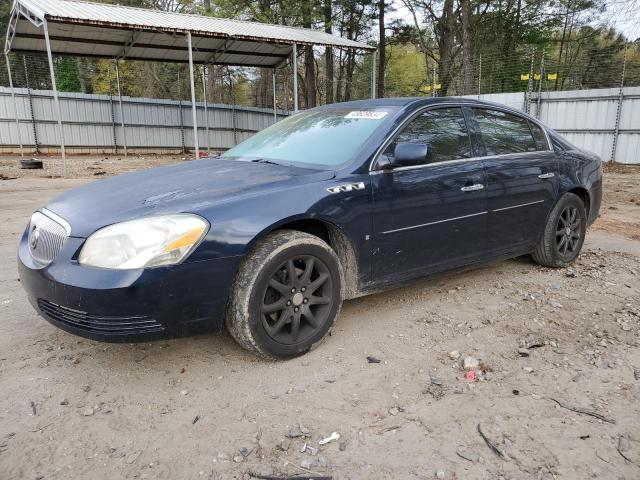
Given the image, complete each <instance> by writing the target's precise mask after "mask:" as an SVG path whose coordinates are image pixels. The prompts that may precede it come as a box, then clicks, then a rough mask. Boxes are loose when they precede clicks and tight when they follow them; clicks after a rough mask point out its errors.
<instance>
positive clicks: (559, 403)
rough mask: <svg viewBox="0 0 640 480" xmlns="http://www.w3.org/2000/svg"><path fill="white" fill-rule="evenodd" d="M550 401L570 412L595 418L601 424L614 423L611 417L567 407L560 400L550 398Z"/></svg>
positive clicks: (580, 408) (582, 408)
mask: <svg viewBox="0 0 640 480" xmlns="http://www.w3.org/2000/svg"><path fill="white" fill-rule="evenodd" d="M550 398H551V397H550ZM551 400H553V401H554V402H556V403H557V404H558V405H559V406H560V407H562V408H566V409H567V410H571V411H572V412H576V413H581V414H583V415H589V416H591V417H595V418H597V419H599V420H602V421H603V422H607V423H613V424H615V423H616V421H615V419H613V418H611V417H606V416H604V415H602V414H600V413H598V412H595V411H593V410H589V409H588V408H584V407H578V406H576V405H569V404H567V403H564V402H561V401H560V400H557V399H555V398H551Z"/></svg>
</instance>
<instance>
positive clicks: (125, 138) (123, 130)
mask: <svg viewBox="0 0 640 480" xmlns="http://www.w3.org/2000/svg"><path fill="white" fill-rule="evenodd" d="M115 63H116V83H117V85H118V104H119V105H120V125H122V145H123V146H124V156H125V157H126V156H127V155H128V152H127V130H126V128H125V126H124V108H122V91H121V90H120V68H119V67H118V59H117V58H116V59H115Z"/></svg>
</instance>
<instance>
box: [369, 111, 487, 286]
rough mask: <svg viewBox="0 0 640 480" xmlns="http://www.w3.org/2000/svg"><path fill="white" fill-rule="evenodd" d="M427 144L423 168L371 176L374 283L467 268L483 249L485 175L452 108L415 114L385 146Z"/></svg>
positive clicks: (389, 149)
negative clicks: (408, 143) (428, 149)
mask: <svg viewBox="0 0 640 480" xmlns="http://www.w3.org/2000/svg"><path fill="white" fill-rule="evenodd" d="M403 142H410V143H427V144H429V145H430V146H431V149H430V150H431V153H430V155H429V158H426V159H425V164H424V165H418V166H411V167H400V168H395V169H393V170H374V171H373V172H371V185H372V191H373V231H374V236H375V238H374V239H373V240H374V244H375V249H374V257H373V272H372V273H373V278H375V279H377V280H380V281H385V280H386V281H387V282H392V281H394V280H396V279H406V278H411V277H414V276H419V275H424V274H425V273H430V272H436V271H441V270H445V269H448V268H450V267H452V266H455V265H461V264H465V263H470V262H471V261H472V260H473V259H475V258H477V257H478V256H479V255H481V254H482V253H483V252H484V248H485V247H484V240H485V233H486V221H487V200H486V190H485V185H486V178H485V172H484V168H483V163H482V161H481V160H478V159H473V158H472V157H473V153H472V148H471V143H470V138H469V134H468V129H467V125H466V121H465V116H464V115H463V112H462V109H461V108H459V107H441V108H432V109H429V110H427V111H425V112H424V113H421V114H419V115H418V116H417V117H415V118H414V119H413V120H411V121H410V122H409V123H408V124H407V125H406V127H405V128H404V129H403V130H402V131H401V132H400V133H399V134H398V135H397V136H396V138H394V139H393V141H392V142H391V143H390V144H389V145H388V146H387V147H386V148H385V151H384V152H383V155H386V156H392V155H393V151H394V149H395V146H396V144H398V143H403Z"/></svg>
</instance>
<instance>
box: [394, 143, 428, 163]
mask: <svg viewBox="0 0 640 480" xmlns="http://www.w3.org/2000/svg"><path fill="white" fill-rule="evenodd" d="M430 154H431V145H429V144H428V143H399V144H397V145H396V148H395V150H394V152H393V158H392V159H390V160H391V164H392V166H393V167H412V166H415V165H424V164H425V163H427V159H428V158H429V155H430Z"/></svg>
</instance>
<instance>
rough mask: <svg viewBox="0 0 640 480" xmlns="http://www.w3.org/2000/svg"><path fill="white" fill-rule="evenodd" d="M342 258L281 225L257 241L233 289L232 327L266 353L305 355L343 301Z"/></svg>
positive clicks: (323, 244) (237, 337)
mask: <svg viewBox="0 0 640 480" xmlns="http://www.w3.org/2000/svg"><path fill="white" fill-rule="evenodd" d="M341 286H342V274H341V267H340V263H339V261H338V257H337V256H336V254H335V252H334V251H333V250H332V249H331V247H330V246H329V245H327V243H326V242H324V241H322V240H321V239H320V238H318V237H315V236H313V235H309V234H307V233H303V232H297V231H293V230H282V231H277V232H274V233H272V234H270V235H268V236H267V237H266V238H265V239H264V240H261V241H260V242H258V244H257V245H256V246H255V248H254V249H253V250H252V252H251V253H250V254H249V255H247V257H246V258H245V260H244V261H243V262H242V265H241V266H240V269H239V271H238V274H237V277H236V281H235V282H234V285H233V288H232V290H231V297H230V302H229V308H228V311H227V328H228V330H229V332H230V333H231V335H232V336H233V338H234V339H235V340H236V341H237V342H238V343H239V344H240V345H241V346H242V347H244V348H245V349H247V350H250V351H252V352H254V353H257V354H259V355H262V356H266V357H273V358H290V357H295V356H298V355H302V354H304V353H306V352H307V351H309V350H310V349H311V348H312V347H313V346H314V345H315V344H317V343H318V342H320V341H321V340H322V339H323V338H324V337H325V336H326V335H327V333H328V332H329V330H330V328H331V326H332V325H333V322H334V320H335V318H336V317H337V315H338V312H339V311H340V307H341V305H342V298H341Z"/></svg>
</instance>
